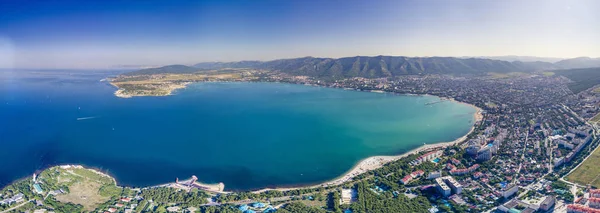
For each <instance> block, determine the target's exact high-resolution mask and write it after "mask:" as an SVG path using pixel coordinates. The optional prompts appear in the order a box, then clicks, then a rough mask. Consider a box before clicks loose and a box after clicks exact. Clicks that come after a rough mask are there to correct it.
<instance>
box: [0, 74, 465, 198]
mask: <svg viewBox="0 0 600 213" xmlns="http://www.w3.org/2000/svg"><path fill="white" fill-rule="evenodd" d="M114 74H115V73H111V72H100V73H98V72H90V71H77V72H74V71H70V72H69V71H39V72H36V71H0V186H3V185H6V184H8V183H10V182H11V181H14V180H15V179H18V178H21V177H24V176H28V175H30V174H32V173H33V172H34V171H36V170H39V169H43V168H46V167H48V166H51V165H56V164H83V165H87V166H91V167H96V168H100V169H102V170H104V171H106V172H108V173H110V174H111V175H113V176H115V178H116V179H117V181H118V182H119V184H120V185H129V186H149V185H155V184H161V183H166V182H171V181H174V180H175V178H176V177H179V178H187V177H189V176H191V175H196V176H198V178H199V179H200V181H202V182H209V183H210V182H224V183H225V186H226V189H227V190H247V189H256V188H261V187H267V186H290V185H302V184H312V183H317V182H322V181H326V180H329V179H333V178H335V177H337V176H339V175H342V174H343V173H345V172H346V171H348V170H349V169H351V167H352V166H353V165H354V164H356V163H357V162H358V161H360V160H361V159H363V158H366V157H369V156H373V155H395V154H401V153H404V152H407V151H409V150H411V149H414V148H416V147H418V146H420V145H422V144H423V143H434V142H441V141H451V140H454V139H456V138H458V137H461V136H462V135H464V134H466V133H467V132H468V131H469V129H470V128H471V126H472V123H473V113H474V112H475V109H473V108H471V107H469V106H467V105H464V104H458V103H454V102H450V101H446V102H442V103H438V104H433V105H425V104H426V103H429V102H435V101H438V100H439V98H437V97H433V96H400V95H392V94H378V93H368V92H357V91H346V90H341V89H332V88H320V87H310V86H301V85H290V84H278V83H197V84H192V85H189V87H188V88H186V89H183V90H179V91H178V92H177V93H176V95H173V96H168V97H136V98H130V99H122V98H117V97H115V96H114V95H113V92H114V91H115V88H114V87H112V86H111V85H109V84H107V83H106V82H101V81H100V80H101V79H103V78H105V77H107V76H110V75H114Z"/></svg>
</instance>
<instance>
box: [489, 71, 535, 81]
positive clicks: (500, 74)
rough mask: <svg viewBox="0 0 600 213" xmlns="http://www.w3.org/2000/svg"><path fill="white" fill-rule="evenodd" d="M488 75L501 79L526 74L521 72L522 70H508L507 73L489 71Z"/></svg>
mask: <svg viewBox="0 0 600 213" xmlns="http://www.w3.org/2000/svg"><path fill="white" fill-rule="evenodd" d="M488 75H489V76H490V77H491V78H492V79H502V78H514V77H521V76H524V75H527V74H525V73H522V72H509V73H498V72H489V73H488Z"/></svg>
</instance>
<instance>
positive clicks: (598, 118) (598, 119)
mask: <svg viewBox="0 0 600 213" xmlns="http://www.w3.org/2000/svg"><path fill="white" fill-rule="evenodd" d="M599 121H600V113H598V114H596V115H595V116H594V117H593V118H592V119H590V122H593V123H598V122H599Z"/></svg>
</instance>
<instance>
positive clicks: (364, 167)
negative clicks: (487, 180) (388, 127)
mask: <svg viewBox="0 0 600 213" xmlns="http://www.w3.org/2000/svg"><path fill="white" fill-rule="evenodd" d="M449 100H451V101H455V102H458V103H461V104H466V105H468V106H470V107H473V108H475V110H476V112H475V114H473V118H474V120H475V121H474V125H473V126H472V127H471V130H469V132H468V133H467V134H465V135H464V136H462V137H460V138H457V139H456V140H454V141H450V142H441V143H435V144H425V145H423V146H420V147H418V148H416V149H413V150H411V151H409V152H407V153H404V154H401V155H395V156H373V157H368V158H366V159H364V160H362V161H360V162H359V163H358V164H356V166H354V167H353V168H352V169H351V170H350V171H348V172H346V174H344V175H342V176H340V177H338V178H336V179H333V180H330V181H327V182H325V183H321V184H316V185H311V186H301V187H289V188H265V189H261V190H255V191H252V192H253V193H261V192H264V191H269V190H278V191H290V190H296V189H301V188H317V187H328V186H336V185H341V184H344V183H345V182H348V181H351V180H352V179H353V178H354V177H356V176H358V175H361V174H363V173H366V172H368V171H371V170H375V169H378V168H381V167H382V166H383V165H385V164H387V163H389V162H392V161H396V160H399V159H401V158H403V157H406V156H408V155H411V154H418V153H419V152H423V151H427V150H434V149H441V148H445V147H447V146H453V145H454V144H458V143H460V142H463V141H464V140H465V139H466V138H467V136H468V135H470V134H471V133H472V132H473V130H475V124H476V123H478V122H480V121H481V120H483V114H482V109H480V108H478V107H476V106H474V105H471V104H467V103H463V102H459V101H456V100H453V99H449Z"/></svg>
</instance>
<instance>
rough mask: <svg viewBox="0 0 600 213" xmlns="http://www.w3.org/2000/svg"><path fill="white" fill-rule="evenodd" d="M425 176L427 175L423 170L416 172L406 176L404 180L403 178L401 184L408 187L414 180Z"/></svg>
mask: <svg viewBox="0 0 600 213" xmlns="http://www.w3.org/2000/svg"><path fill="white" fill-rule="evenodd" d="M423 174H425V171H423V170H418V171H414V172H412V173H410V174H408V175H406V176H404V178H402V180H400V182H401V183H402V184H404V185H406V184H408V183H409V182H410V181H412V180H413V179H415V178H418V177H421V176H423Z"/></svg>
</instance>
